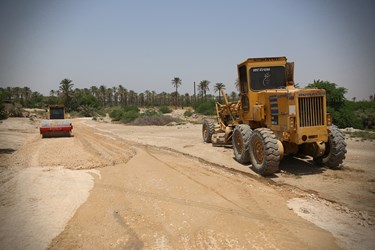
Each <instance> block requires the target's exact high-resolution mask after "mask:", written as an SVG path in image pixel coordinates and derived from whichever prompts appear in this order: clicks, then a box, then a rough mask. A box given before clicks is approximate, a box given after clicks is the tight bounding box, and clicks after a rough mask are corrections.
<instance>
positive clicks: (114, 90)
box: [112, 87, 118, 106]
mask: <svg viewBox="0 0 375 250" xmlns="http://www.w3.org/2000/svg"><path fill="white" fill-rule="evenodd" d="M112 92H113V100H114V102H115V106H117V105H118V91H117V88H116V87H112Z"/></svg>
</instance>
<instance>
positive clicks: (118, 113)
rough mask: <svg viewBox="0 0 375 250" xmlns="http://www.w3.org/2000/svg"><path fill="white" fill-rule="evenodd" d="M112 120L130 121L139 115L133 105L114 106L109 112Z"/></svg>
mask: <svg viewBox="0 0 375 250" xmlns="http://www.w3.org/2000/svg"><path fill="white" fill-rule="evenodd" d="M109 117H111V119H112V121H121V122H131V121H133V120H135V119H136V118H137V117H139V109H138V108H137V107H135V106H126V107H116V108H114V109H112V111H110V113H109Z"/></svg>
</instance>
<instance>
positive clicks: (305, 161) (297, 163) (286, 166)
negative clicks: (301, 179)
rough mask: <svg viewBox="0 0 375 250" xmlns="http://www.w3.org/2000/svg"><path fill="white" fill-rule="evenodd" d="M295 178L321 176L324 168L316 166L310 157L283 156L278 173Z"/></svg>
mask: <svg viewBox="0 0 375 250" xmlns="http://www.w3.org/2000/svg"><path fill="white" fill-rule="evenodd" d="M280 171H281V172H285V173H286V174H292V175H297V176H302V175H313V174H321V173H323V172H325V171H326V168H324V167H322V166H319V165H317V164H316V163H315V162H314V161H313V160H312V159H311V158H310V157H305V158H299V157H293V156H285V157H284V159H283V160H282V161H281V163H280V166H279V172H280Z"/></svg>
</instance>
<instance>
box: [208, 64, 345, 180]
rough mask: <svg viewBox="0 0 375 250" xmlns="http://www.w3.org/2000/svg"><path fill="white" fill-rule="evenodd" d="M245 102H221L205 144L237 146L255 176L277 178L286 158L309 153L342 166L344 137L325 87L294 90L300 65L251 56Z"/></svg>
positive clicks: (243, 68)
mask: <svg viewBox="0 0 375 250" xmlns="http://www.w3.org/2000/svg"><path fill="white" fill-rule="evenodd" d="M237 70H238V82H239V90H240V93H239V101H238V102H228V100H227V99H226V95H225V93H224V92H223V97H224V103H225V104H220V103H216V114H217V122H216V123H214V122H212V121H210V120H205V121H204V122H203V127H202V135H203V140H204V141H205V142H207V143H213V145H214V146H220V145H232V147H233V152H234V157H235V159H236V160H237V161H238V162H240V163H243V164H247V163H250V162H251V165H252V168H253V170H254V171H255V172H257V173H259V174H261V175H267V174H273V173H275V172H276V171H277V170H278V167H279V164H280V161H281V160H282V158H283V156H284V154H292V155H293V154H297V153H298V154H304V155H309V156H311V157H313V160H314V161H315V162H316V163H317V164H319V165H326V166H327V167H330V168H340V167H341V166H342V162H343V160H344V159H345V154H346V143H345V140H344V138H345V137H344V134H343V133H342V132H341V131H340V130H339V129H338V128H337V127H336V126H334V125H332V122H331V115H330V114H328V113H327V107H326V93H325V90H322V89H297V88H295V87H294V79H293V77H294V63H293V62H287V59H286V57H268V58H249V59H247V60H246V61H244V62H242V63H240V64H238V66H237Z"/></svg>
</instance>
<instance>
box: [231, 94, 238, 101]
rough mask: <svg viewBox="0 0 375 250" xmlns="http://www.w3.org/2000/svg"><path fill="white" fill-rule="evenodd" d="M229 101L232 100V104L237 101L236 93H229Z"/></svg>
mask: <svg viewBox="0 0 375 250" xmlns="http://www.w3.org/2000/svg"><path fill="white" fill-rule="evenodd" d="M230 99H231V100H232V102H234V101H237V93H236V92H234V91H232V92H231V93H230Z"/></svg>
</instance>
